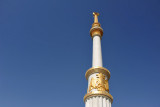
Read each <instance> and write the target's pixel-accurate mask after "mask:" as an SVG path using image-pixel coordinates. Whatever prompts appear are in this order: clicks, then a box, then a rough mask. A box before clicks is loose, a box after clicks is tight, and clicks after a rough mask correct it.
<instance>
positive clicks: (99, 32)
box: [90, 23, 103, 38]
mask: <svg viewBox="0 0 160 107" xmlns="http://www.w3.org/2000/svg"><path fill="white" fill-rule="evenodd" d="M93 24H94V25H95V24H96V23H93ZM98 24H99V23H98ZM90 35H91V37H92V38H93V37H94V36H100V37H102V36H103V29H102V28H101V27H100V26H92V28H91V29H90Z"/></svg>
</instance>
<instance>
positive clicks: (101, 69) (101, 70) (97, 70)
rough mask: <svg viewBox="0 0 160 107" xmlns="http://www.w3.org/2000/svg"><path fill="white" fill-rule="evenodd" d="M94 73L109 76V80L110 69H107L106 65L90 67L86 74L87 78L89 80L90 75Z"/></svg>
mask: <svg viewBox="0 0 160 107" xmlns="http://www.w3.org/2000/svg"><path fill="white" fill-rule="evenodd" d="M94 73H102V74H104V75H106V76H107V79H108V80H109V79H110V72H109V70H108V69H106V68H104V67H92V68H90V69H88V70H87V72H86V74H85V77H86V79H87V80H88V77H89V76H90V75H91V74H94Z"/></svg>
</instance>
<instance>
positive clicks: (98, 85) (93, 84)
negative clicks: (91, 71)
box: [88, 73, 109, 92]
mask: <svg viewBox="0 0 160 107" xmlns="http://www.w3.org/2000/svg"><path fill="white" fill-rule="evenodd" d="M92 89H97V91H108V92H109V85H108V80H107V79H106V78H105V75H104V74H102V73H98V74H96V77H92V78H91V81H90V84H89V89H88V91H89V92H90V91H91V90H92Z"/></svg>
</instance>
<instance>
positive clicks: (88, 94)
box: [83, 91, 113, 102]
mask: <svg viewBox="0 0 160 107" xmlns="http://www.w3.org/2000/svg"><path fill="white" fill-rule="evenodd" d="M94 96H105V97H106V96H107V97H108V98H110V99H111V102H113V97H112V95H111V94H109V93H108V92H105V91H94V92H90V93H87V94H86V95H85V96H84V99H83V100H84V102H85V101H86V98H89V97H94Z"/></svg>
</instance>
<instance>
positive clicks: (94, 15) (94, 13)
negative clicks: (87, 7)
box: [93, 12, 99, 23]
mask: <svg viewBox="0 0 160 107" xmlns="http://www.w3.org/2000/svg"><path fill="white" fill-rule="evenodd" d="M98 16H99V13H97V12H93V17H94V23H98Z"/></svg>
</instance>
